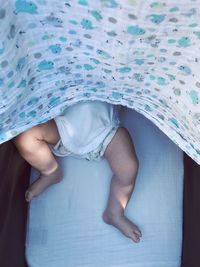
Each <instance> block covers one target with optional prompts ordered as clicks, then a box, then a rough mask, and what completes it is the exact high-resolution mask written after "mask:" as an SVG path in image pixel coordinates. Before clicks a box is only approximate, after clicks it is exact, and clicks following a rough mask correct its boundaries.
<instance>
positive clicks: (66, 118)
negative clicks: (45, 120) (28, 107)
mask: <svg viewBox="0 0 200 267" xmlns="http://www.w3.org/2000/svg"><path fill="white" fill-rule="evenodd" d="M118 115H119V106H117V105H112V104H109V103H106V102H102V101H96V100H95V101H81V102H79V103H76V104H75V105H72V106H70V107H68V108H67V109H66V110H65V112H64V114H63V115H62V116H58V117H56V118H55V119H54V120H55V122H56V125H57V128H58V132H59V134H60V138H61V139H60V140H59V142H58V143H57V144H56V145H55V146H51V150H52V152H53V153H54V154H55V155H56V156H61V157H64V156H68V155H70V156H74V157H78V158H85V159H87V160H99V159H100V158H101V157H102V156H103V154H104V152H105V150H106V147H107V145H108V144H109V142H110V141H111V140H112V138H113V136H114V135H115V133H116V131H117V129H118V128H119V126H120V125H121V123H120V120H119V116H118Z"/></svg>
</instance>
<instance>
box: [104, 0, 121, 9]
mask: <svg viewBox="0 0 200 267" xmlns="http://www.w3.org/2000/svg"><path fill="white" fill-rule="evenodd" d="M101 2H102V4H103V5H104V6H106V7H111V8H115V7H117V6H118V3H117V1H115V0H101Z"/></svg>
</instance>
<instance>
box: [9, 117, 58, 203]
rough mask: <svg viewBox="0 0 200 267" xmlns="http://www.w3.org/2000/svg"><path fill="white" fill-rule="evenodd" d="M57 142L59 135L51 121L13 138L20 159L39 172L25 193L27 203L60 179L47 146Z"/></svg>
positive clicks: (55, 162) (56, 166)
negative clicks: (37, 177)
mask: <svg viewBox="0 0 200 267" xmlns="http://www.w3.org/2000/svg"><path fill="white" fill-rule="evenodd" d="M58 140H59V133H58V130H57V127H56V124H55V122H54V121H53V120H51V121H48V122H46V123H43V124H41V125H37V126H35V127H33V128H31V129H30V130H28V131H26V132H24V133H22V134H20V135H18V136H17V137H15V138H14V143H15V145H16V147H17V149H18V150H19V153H20V154H21V155H22V157H23V158H24V159H25V160H27V161H28V162H29V164H30V165H32V166H33V167H35V168H36V169H37V170H38V171H39V172H40V177H39V179H38V180H36V181H35V182H34V183H33V184H32V185H31V186H30V187H29V189H28V190H27V192H26V196H25V197H26V200H27V201H30V200H31V199H32V198H33V197H35V196H37V195H39V194H40V193H41V192H43V191H44V190H45V189H46V188H47V187H48V186H50V185H51V184H54V183H57V182H59V181H60V180H61V179H62V174H61V171H60V169H59V166H58V163H57V161H56V159H55V158H54V156H53V154H52V153H51V150H50V149H49V146H48V144H47V143H50V144H56V143H57V142H58Z"/></svg>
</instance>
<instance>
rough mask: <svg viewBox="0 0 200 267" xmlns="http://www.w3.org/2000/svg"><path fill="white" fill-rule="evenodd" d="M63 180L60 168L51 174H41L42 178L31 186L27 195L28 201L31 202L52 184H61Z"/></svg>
mask: <svg viewBox="0 0 200 267" xmlns="http://www.w3.org/2000/svg"><path fill="white" fill-rule="evenodd" d="M61 180H62V172H61V170H60V168H57V169H56V170H55V171H53V172H51V173H50V174H41V175H40V177H39V178H38V179H37V180H36V181H35V182H34V183H32V184H31V186H30V187H29V188H28V190H27V191H26V193H25V198H26V201H28V202H30V201H31V200H32V198H33V197H36V196H38V195H39V194H41V193H42V192H43V191H44V190H45V189H46V188H47V187H49V186H50V185H52V184H56V183H59V182H60V181H61Z"/></svg>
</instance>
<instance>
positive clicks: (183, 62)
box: [0, 0, 200, 164]
mask: <svg viewBox="0 0 200 267" xmlns="http://www.w3.org/2000/svg"><path fill="white" fill-rule="evenodd" d="M199 60H200V0H180V1H173V0H167V1H164V0H163V1H155V0H147V1H146V0H65V1H64V0H15V1H14V0H0V118H1V119H0V141H1V143H2V142H5V141H6V140H9V139H11V138H12V137H14V136H16V135H17V134H19V133H21V132H23V131H25V130H26V129H29V128H30V127H32V126H34V125H37V124H39V123H43V122H45V121H47V120H49V119H51V118H55V117H56V116H58V115H60V114H62V112H63V110H64V109H65V108H67V107H68V106H69V105H72V104H73V103H76V102H78V101H81V100H88V99H90V100H101V101H106V102H110V103H113V104H121V105H124V106H127V107H129V108H132V109H135V110H136V111H138V112H139V113H141V114H143V115H144V116H146V117H147V118H148V119H150V120H151V121H152V122H153V123H154V124H155V125H156V126H157V127H159V128H160V129H161V130H162V131H163V132H164V133H165V134H166V135H167V136H168V137H169V138H170V139H171V140H173V141H174V142H175V143H176V144H177V145H178V146H179V147H180V148H181V149H182V150H184V151H185V152H186V153H187V154H188V155H189V156H190V157H192V158H193V159H194V160H195V161H196V162H197V163H198V164H200V103H199V97H200V95H199V94H200V64H199Z"/></svg>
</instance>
